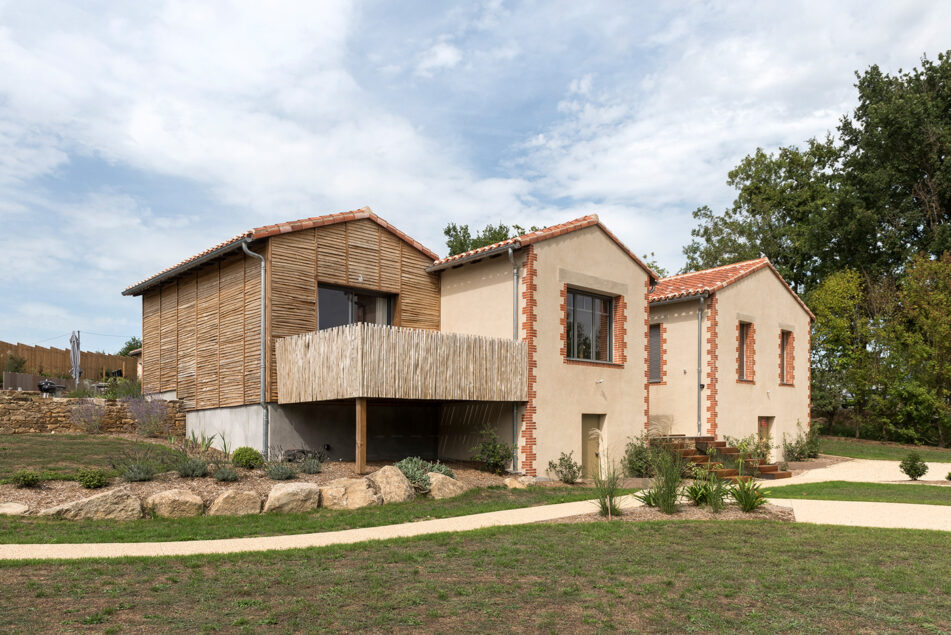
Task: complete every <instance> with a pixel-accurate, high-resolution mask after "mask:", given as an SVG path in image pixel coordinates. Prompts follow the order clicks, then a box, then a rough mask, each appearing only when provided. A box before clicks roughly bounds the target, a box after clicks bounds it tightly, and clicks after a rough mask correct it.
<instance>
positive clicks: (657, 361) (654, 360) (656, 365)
mask: <svg viewBox="0 0 951 635" xmlns="http://www.w3.org/2000/svg"><path fill="white" fill-rule="evenodd" d="M660 344H661V343H660V324H651V325H650V340H649V347H648V348H649V353H650V381H651V383H655V384H656V383H660V380H661V377H660V365H661V358H660V355H661V350H660Z"/></svg>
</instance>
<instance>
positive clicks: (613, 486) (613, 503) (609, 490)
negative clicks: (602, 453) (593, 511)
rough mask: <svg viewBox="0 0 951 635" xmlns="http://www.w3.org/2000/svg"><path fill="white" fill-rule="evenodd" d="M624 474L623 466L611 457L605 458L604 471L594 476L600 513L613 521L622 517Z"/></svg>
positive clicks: (595, 493) (595, 492)
mask: <svg viewBox="0 0 951 635" xmlns="http://www.w3.org/2000/svg"><path fill="white" fill-rule="evenodd" d="M623 476H624V473H623V471H622V470H621V466H620V465H618V463H617V462H616V461H612V460H611V459H610V458H609V457H605V461H604V470H603V471H602V472H601V473H599V474H595V476H594V479H593V481H594V495H595V498H596V499H597V501H598V513H599V514H601V515H602V516H607V517H608V520H611V518H612V517H614V516H620V515H621V507H620V504H619V503H620V498H621V479H622V478H623Z"/></svg>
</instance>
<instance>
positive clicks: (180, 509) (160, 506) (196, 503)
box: [145, 489, 205, 518]
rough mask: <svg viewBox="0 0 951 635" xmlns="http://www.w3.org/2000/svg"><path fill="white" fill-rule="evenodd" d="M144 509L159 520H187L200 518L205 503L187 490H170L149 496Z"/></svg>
mask: <svg viewBox="0 0 951 635" xmlns="http://www.w3.org/2000/svg"><path fill="white" fill-rule="evenodd" d="M145 508H146V509H148V510H149V511H150V512H152V515H154V516H159V517H161V518H187V517H189V516H201V514H202V512H204V511H205V503H204V501H202V500H201V498H199V497H198V496H196V495H195V494H193V493H192V492H190V491H188V490H187V489H170V490H166V491H164V492H159V493H158V494H152V495H151V496H149V497H148V498H147V499H146V501H145Z"/></svg>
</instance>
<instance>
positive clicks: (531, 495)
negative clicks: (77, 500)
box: [0, 487, 635, 544]
mask: <svg viewBox="0 0 951 635" xmlns="http://www.w3.org/2000/svg"><path fill="white" fill-rule="evenodd" d="M632 491H635V490H625V493H630V492H632ZM594 497H595V494H594V490H593V488H590V487H532V488H528V489H523V490H508V489H506V488H504V487H491V488H481V489H474V490H470V491H468V492H466V493H465V494H463V495H461V496H457V497H455V498H447V499H442V500H432V499H428V498H420V499H417V500H415V501H411V502H408V503H391V504H389V505H382V506H379V507H365V508H363V509H358V510H353V511H345V510H331V509H318V510H317V511H315V512H314V513H311V514H257V515H253V516H238V517H223V516H198V517H195V518H177V519H176V518H144V519H141V520H131V521H116V520H87V521H69V520H59V519H50V518H37V517H31V516H0V543H4V544H10V543H68V542H79V543H90V542H147V541H148V542H154V541H173V540H210V539H214V538H245V537H249V536H276V535H281V534H303V533H315V532H321V531H337V530H340V529H356V528H359V527H378V526H380V525H392V524H397V523H406V522H412V521H417V520H426V519H429V518H450V517H454V516H467V515H469V514H480V513H483V512H491V511H498V510H503V509H515V508H518V507H531V506H533V505H547V504H554V503H567V502H572V501H579V500H587V499H591V498H594ZM595 509H596V508H595V506H594V505H593V504H592V506H591V511H595Z"/></svg>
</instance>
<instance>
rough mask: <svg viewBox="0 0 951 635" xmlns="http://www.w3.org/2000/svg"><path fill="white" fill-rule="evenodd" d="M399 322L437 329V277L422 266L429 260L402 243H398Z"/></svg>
mask: <svg viewBox="0 0 951 635" xmlns="http://www.w3.org/2000/svg"><path fill="white" fill-rule="evenodd" d="M401 261H402V266H401V270H400V299H399V311H398V315H399V325H400V326H406V327H411V328H417V329H435V330H438V329H439V278H438V277H437V276H436V275H435V274H428V273H426V272H425V271H424V268H425V267H427V266H429V265H431V264H432V262H431V261H430V260H429V258H427V257H426V256H425V255H424V254H421V253H419V252H418V251H416V250H415V249H413V248H412V247H410V246H409V245H407V244H406V243H403V244H402V256H401Z"/></svg>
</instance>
